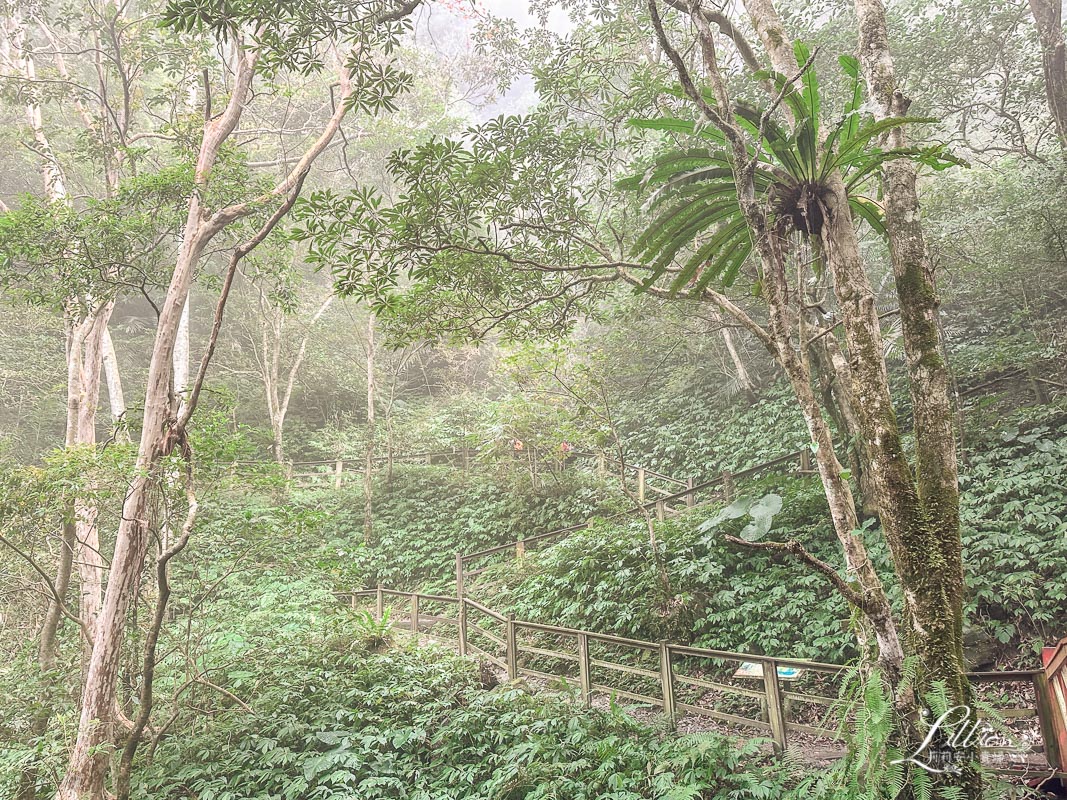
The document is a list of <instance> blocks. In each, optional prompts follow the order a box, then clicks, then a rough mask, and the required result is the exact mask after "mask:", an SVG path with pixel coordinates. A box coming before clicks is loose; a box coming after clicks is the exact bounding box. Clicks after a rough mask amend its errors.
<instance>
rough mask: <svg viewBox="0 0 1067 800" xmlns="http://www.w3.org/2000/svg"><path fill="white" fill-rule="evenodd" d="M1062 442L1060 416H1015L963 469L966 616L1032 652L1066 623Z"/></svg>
mask: <svg viewBox="0 0 1067 800" xmlns="http://www.w3.org/2000/svg"><path fill="white" fill-rule="evenodd" d="M1027 417H1030V419H1027ZM1065 443H1067V418H1065V417H1064V416H1063V415H1062V414H1061V415H1056V416H1051V417H1046V418H1044V419H1042V418H1040V417H1038V418H1037V419H1036V420H1034V419H1033V418H1032V412H1030V413H1027V414H1020V415H1016V417H1015V418H1014V419H1012V418H1008V419H1004V420H1002V421H1001V425H1000V426H998V428H995V429H994V430H993V431H991V432H990V433H989V434H988V435H987V436H985V437H983V438H982V439H981V440H980V441H979V442H976V443H975V445H973V446H972V447H971V448H970V451H969V452H968V453H967V455H966V461H965V463H964V466H963V468H962V470H961V477H960V484H961V487H962V503H961V509H960V512H961V517H962V522H963V547H964V553H965V554H966V569H967V576H966V577H967V585H968V601H967V614H968V617H969V618H970V619H971V620H972V623H973V624H975V625H977V626H980V627H981V628H983V629H984V630H986V631H987V632H988V634H989V635H991V636H992V637H993V638H994V639H995V640H996V641H997V642H999V643H1001V644H1003V645H1007V644H1009V643H1013V642H1020V643H1021V644H1023V645H1024V646H1026V647H1027V649H1029V650H1031V651H1032V652H1036V650H1037V649H1038V648H1039V647H1040V645H1041V644H1042V643H1047V642H1049V641H1053V640H1055V639H1056V638H1058V637H1059V636H1062V624H1063V620H1064V619H1067V587H1065V586H1064V581H1063V580H1062V573H1063V565H1064V563H1067V538H1065V534H1067V518H1065V516H1064V511H1063V510H1064V508H1067V444H1065Z"/></svg>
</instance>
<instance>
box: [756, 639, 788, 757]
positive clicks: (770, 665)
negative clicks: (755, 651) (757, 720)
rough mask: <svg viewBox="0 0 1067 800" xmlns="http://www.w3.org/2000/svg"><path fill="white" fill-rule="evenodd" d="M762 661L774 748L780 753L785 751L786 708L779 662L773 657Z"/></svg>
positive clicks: (764, 687) (768, 719)
mask: <svg viewBox="0 0 1067 800" xmlns="http://www.w3.org/2000/svg"><path fill="white" fill-rule="evenodd" d="M760 663H761V664H762V665H763V691H764V694H765V695H766V697H767V721H768V722H769V723H770V724H771V736H772V737H773V738H774V749H775V751H776V752H778V753H784V752H785V747H786V738H785V733H786V731H785V710H784V708H783V706H782V688H781V684H779V683H778V663H777V662H776V661H775V660H774V659H773V658H765V659H762V660H761V662H760Z"/></svg>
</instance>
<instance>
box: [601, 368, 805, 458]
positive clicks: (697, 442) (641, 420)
mask: <svg viewBox="0 0 1067 800" xmlns="http://www.w3.org/2000/svg"><path fill="white" fill-rule="evenodd" d="M702 377H703V376H701V375H700V374H699V373H696V374H686V373H685V372H682V371H679V374H678V375H677V376H675V378H674V379H673V380H672V381H668V382H664V383H663V384H662V385H660V386H655V387H650V388H649V391H647V392H645V393H644V394H643V396H639V397H633V398H632V399H630V398H627V399H626V400H624V401H622V402H620V404H619V409H618V417H619V426H620V428H621V429H622V435H623V438H624V439H625V441H626V442H627V444H628V445H629V446H630V448H631V450H632V452H633V453H634V454H635V455H634V456H633V459H634V461H635V462H636V463H639V464H641V465H642V466H646V467H648V468H649V469H653V470H656V471H658V472H661V473H663V474H664V475H672V476H676V477H683V476H692V477H696V478H712V477H715V476H716V475H718V474H720V473H721V472H722V471H723V470H724V469H725V470H729V471H731V472H739V471H741V470H743V469H745V468H747V467H751V466H755V465H756V464H759V463H761V462H764V461H770V460H771V459H773V458H777V457H778V456H780V455H782V454H783V453H788V452H790V451H792V450H799V449H800V448H802V447H804V446H806V445H807V443H808V441H809V439H810V436H809V435H808V434H807V432H806V431H805V430H804V422H803V419H802V418H801V416H800V414H799V413H798V412H797V410H796V405H795V401H793V400H792V399H791V397H790V396H789V394H788V392H789V390H788V389H787V388H785V387H783V386H775V387H773V388H771V389H769V390H767V391H765V392H763V393H762V394H761V396H760V398H759V399H758V400H756V402H755V403H753V404H752V405H749V406H747V407H742V406H740V405H739V404H735V403H724V402H723V400H722V398H721V397H717V396H716V395H715V390H716V387H715V386H714V384H710V382H707V381H705V380H702ZM709 384H710V385H709Z"/></svg>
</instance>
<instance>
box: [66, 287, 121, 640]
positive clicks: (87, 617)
mask: <svg viewBox="0 0 1067 800" xmlns="http://www.w3.org/2000/svg"><path fill="white" fill-rule="evenodd" d="M112 305H113V304H112V303H105V304H104V306H103V307H102V308H100V309H97V310H93V311H90V312H88V314H87V316H86V317H85V319H83V320H82V321H81V322H80V323H78V324H76V325H75V326H74V328H73V329H72V331H71V335H70V346H69V348H68V354H67V358H68V362H67V436H68V445H69V446H80V447H85V448H95V446H96V409H97V405H98V404H99V400H100V368H101V365H102V363H103V339H104V331H105V330H106V329H107V323H108V319H109V318H110V316H111V309H112ZM87 482H88V485H86V486H85V487H84V488H83V490H82V491H81V492H79V494H78V496H77V497H75V499H74V527H75V538H76V540H77V542H78V554H77V558H76V562H77V572H78V580H79V583H80V589H81V594H80V609H81V610H80V612H79V618H80V619H81V621H82V623H83V624H84V625H85V627H86V630H87V632H88V634H89V636H90V637H92V635H93V631H94V630H95V627H96V622H97V617H98V616H99V614H100V607H101V604H102V601H103V594H104V588H103V587H104V571H105V567H104V558H103V555H102V554H101V553H100V531H99V529H98V528H97V516H98V513H99V512H98V510H97V507H96V504H95V503H93V502H91V501H87V500H86V499H85V497H86V496H91V495H92V494H93V492H94V485H93V484H94V481H93V478H92V476H91V475H90V476H88V477H87ZM86 657H88V649H87V651H86Z"/></svg>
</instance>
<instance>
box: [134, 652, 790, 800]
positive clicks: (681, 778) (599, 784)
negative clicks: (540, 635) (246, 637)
mask: <svg viewBox="0 0 1067 800" xmlns="http://www.w3.org/2000/svg"><path fill="white" fill-rule="evenodd" d="M322 636H323V634H321V633H318V632H317V633H316V634H315V635H313V636H311V637H308V640H307V641H306V642H305V643H302V644H300V645H294V644H293V643H290V644H289V647H288V652H286V653H284V654H282V653H279V654H278V657H277V659H276V660H274V661H265V660H258V661H256V662H255V663H253V664H251V665H249V669H248V671H250V672H252V673H254V674H253V675H250V676H249V677H248V679H247V685H249V686H252V687H254V691H253V692H252V693H251V694H249V695H246V700H247V702H248V705H249V706H250V707H251V708H252V709H253V712H254V716H250V715H249V714H248V713H246V712H244V711H242V710H241V709H240V708H237V707H235V706H233V705H232V704H229V703H227V702H226V701H225V700H216V701H215V702H212V703H210V705H212V706H215V709H214V713H213V715H212V716H210V717H209V718H208V720H207V721H206V723H201V724H192V721H190V724H189V725H188V727H186V728H185V729H179V730H176V731H175V732H174V735H171V736H168V737H167V738H166V739H165V740H164V741H163V743H162V744H161V745H160V747H159V749H158V750H157V752H156V754H155V757H154V759H153V760H152V762H151V764H148V765H145V766H143V768H142V769H141V770H139V772H138V775H137V777H136V791H135V795H134V796H135V797H140V798H148V797H151V798H158V799H159V800H166V799H167V798H179V797H185V796H187V795H189V794H193V795H195V796H197V797H199V798H201V800H236V799H237V798H242V800H260V799H261V798H262V800H267V798H270V799H271V800H274V798H285V799H286V800H305V799H308V800H310V798H325V799H326V800H329V799H330V798H337V800H340V798H348V797H354V796H355V797H360V798H366V800H373V799H374V798H400V797H403V798H411V800H430V799H431V798H444V797H455V798H465V800H467V799H469V800H477V798H485V800H490V799H492V800H498V799H499V798H530V799H531V800H532V798H573V800H579V799H581V800H585V799H586V798H588V799H589V800H593V798H618V799H619V800H621V799H622V798H635V800H636V798H642V797H648V798H681V797H697V796H699V797H703V798H709V799H710V798H723V799H724V800H725V798H731V799H732V800H749V799H751V800H761V799H762V798H772V797H776V796H779V794H780V793H781V791H782V788H783V776H781V775H780V774H778V773H776V771H774V770H771V769H764V768H761V767H759V766H758V765H757V764H756V763H755V762H757V761H758V755H757V753H758V749H759V748H758V745H754V744H751V743H750V744H748V745H742V746H739V745H737V744H736V743H734V742H732V741H730V740H729V739H726V738H724V737H720V736H717V735H712V734H703V735H699V736H690V737H683V738H680V739H673V738H672V739H667V740H663V739H661V738H660V737H659V736H658V735H657V734H656V733H655V732H653V731H652V730H650V729H648V728H646V727H643V726H641V725H639V724H637V723H635V722H633V721H632V720H630V719H628V718H627V717H626V716H625V715H623V714H621V713H619V712H612V713H604V712H599V711H584V710H580V709H576V708H575V706H574V705H573V704H572V703H571V702H568V701H567V700H565V699H554V698H548V697H534V696H531V695H529V694H527V693H526V692H524V691H521V690H518V689H505V690H498V691H494V692H489V693H486V692H482V691H479V690H478V689H477V684H476V671H475V669H474V665H473V664H472V662H470V661H467V660H463V659H459V658H457V657H455V656H453V655H451V654H450V653H446V652H444V651H440V650H437V649H430V650H412V649H406V650H397V649H394V650H390V651H388V652H385V653H380V654H375V653H369V652H367V651H364V650H362V649H360V648H358V647H353V646H352V643H351V642H350V641H348V640H346V639H345V638H344V637H343V636H338V635H336V634H326V635H325V638H321V637H322ZM209 702H210V701H209Z"/></svg>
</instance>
